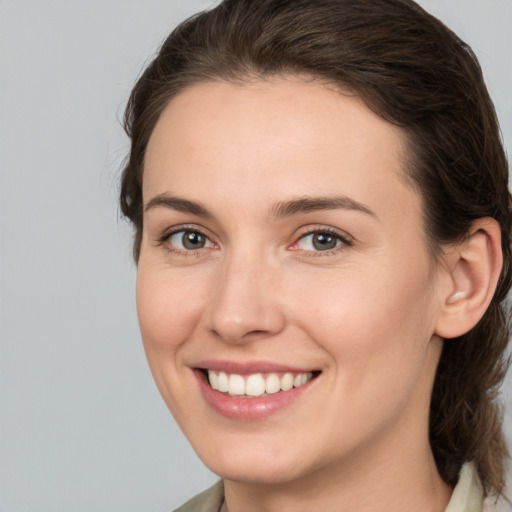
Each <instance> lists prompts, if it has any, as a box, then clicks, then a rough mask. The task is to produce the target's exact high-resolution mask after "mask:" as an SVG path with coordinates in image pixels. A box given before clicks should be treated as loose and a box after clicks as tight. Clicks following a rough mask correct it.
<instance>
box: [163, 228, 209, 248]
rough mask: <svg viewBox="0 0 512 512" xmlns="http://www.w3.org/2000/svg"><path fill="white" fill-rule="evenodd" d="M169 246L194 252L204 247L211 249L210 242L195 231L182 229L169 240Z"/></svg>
mask: <svg viewBox="0 0 512 512" xmlns="http://www.w3.org/2000/svg"><path fill="white" fill-rule="evenodd" d="M169 242H170V244H171V245H172V246H173V247H175V248H176V249H180V250H186V251H194V250H197V249H203V248H204V247H212V246H213V244H212V242H211V241H210V240H209V239H208V238H207V237H206V236H204V235H203V234H201V233H199V232H197V231H190V230H186V229H183V230H181V231H177V232H176V233H174V234H173V235H172V236H171V237H170V238H169Z"/></svg>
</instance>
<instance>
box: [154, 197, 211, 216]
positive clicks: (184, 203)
mask: <svg viewBox="0 0 512 512" xmlns="http://www.w3.org/2000/svg"><path fill="white" fill-rule="evenodd" d="M157 206H161V207H164V208H170V209H171V210H176V211H178V212H184V213H190V214H192V215H197V216H199V217H205V218H208V219H209V218H212V217H213V215H212V213H211V212H210V211H209V210H208V209H207V208H205V207H204V206H203V205H201V204H199V203H196V202H195V201H189V200H188V199H182V198H180V197H175V196H171V195H168V194H159V195H157V196H155V197H153V198H152V199H151V200H150V201H148V203H147V204H146V206H145V207H144V211H145V212H147V211H148V210H151V209H152V208H156V207H157Z"/></svg>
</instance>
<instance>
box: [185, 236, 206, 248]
mask: <svg viewBox="0 0 512 512" xmlns="http://www.w3.org/2000/svg"><path fill="white" fill-rule="evenodd" d="M182 242H183V247H185V249H201V247H203V246H204V244H205V240H204V237H203V235H201V234H199V233H194V232H188V233H184V234H183V239H182Z"/></svg>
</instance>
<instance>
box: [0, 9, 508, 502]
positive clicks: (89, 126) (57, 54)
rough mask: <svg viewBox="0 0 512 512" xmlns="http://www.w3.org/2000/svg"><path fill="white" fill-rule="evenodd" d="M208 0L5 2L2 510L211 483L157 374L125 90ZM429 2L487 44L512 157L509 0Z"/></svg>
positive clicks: (0, 136)
mask: <svg viewBox="0 0 512 512" xmlns="http://www.w3.org/2000/svg"><path fill="white" fill-rule="evenodd" d="M211 4H212V2H210V1H206V0H88V1H80V0H74V1H73V0H60V1H59V0H45V1H44V2H41V1H37V0H0V77H1V78H0V153H1V154H0V171H1V181H0V235H1V247H0V248H1V253H0V258H1V260H0V294H1V295H0V342H1V344H0V511H2V512H106V511H113V512H117V511H145V512H152V511H154V512H160V511H162V512H163V511H168V510H172V509H173V508H174V507H176V506H178V505H179V504H181V503H182V502H183V501H185V500H186V499H187V498H188V497H190V496H192V495H193V494H194V493H196V492H198V491H199V490H201V489H203V488H205V487H206V486H208V485H210V484H211V483H213V482H214V481H215V479H216V477H215V475H213V474H211V473H210V472H209V471H208V470H206V469H205V468H204V467H203V466H202V464H201V462H200V461H199V460H198V459H197V457H196V456H195V455H194V453H193V451H192V450H191V448H190V447H189V446H188V445H187V442H186V440H185V439H184V437H183V435H182V434H181V433H180V431H179V430H178V428H177V427H176V425H175V423H174V421H173V419H172V417H171V415H170V414H169V412H168V411H167V409H166V408H165V406H164V404H163V402H162V401H161V399H160V396H159V395H158V392H157V390H156V387H155V385H154V384H153V381H152V378H151V375H150V372H149V369H148V367H147V363H146V361H145V357H144V353H143V349H142V345H141V342H140V336H139V331H138V326H137V320H136V312H135V305H134V281H135V267H134V265H133V263H132V261H131V252H130V251H131V249H130V228H129V226H128V225H127V224H126V223H125V222H123V221H122V220H120V219H119V214H118V209H117V204H116V200H117V193H118V178H119V169H120V167H121V163H122V160H123V157H124V156H125V155H126V152H127V139H126V137H125V136H124V134H123V131H122V129H121V127H120V122H119V119H120V118H121V117H122V111H123V108H124V104H125V102H126V99H127V97H128V94H129V91H130V88H131V86H132V85H133V83H134V81H135V79H136V77H137V75H138V74H139V72H140V70H141V69H142V67H143V65H144V63H146V62H147V60H148V58H149V57H150V56H151V55H152V54H153V53H154V52H155V50H156V49H157V47H158V45H159V43H160V42H161V40H162V39H163V38H164V37H165V36H166V34H167V33H168V32H169V30H170V29H171V28H172V27H174V26H175V25H176V23H177V22H178V21H180V20H182V19H184V18H185V17H186V16H188V15H190V14H192V13H193V12H196V11H197V10H200V9H204V8H206V7H208V6H209V5H211ZM421 4H422V5H423V6H424V7H426V8H427V9H428V10H430V11H431V12H432V13H434V14H435V15H437V16H438V17H440V18H441V19H442V20H444V21H445V22H446V23H447V24H448V25H449V26H450V27H451V28H453V29H454V30H455V31H456V32H457V33H458V34H459V35H460V36H461V37H462V38H463V39H465V40H466V41H467V42H469V43H470V44H471V45H472V47H473V49H474V50H475V51H476V53H477V55H478V56H479V58H480V60H481V63H482V66H483V69H484V72H485V76H486V79H487V82H488V85H489V88H490V91H491V95H492V96H493V98H494V100H495V103H496V106H497V110H498V115H499V118H500V121H501V125H502V130H503V135H504V139H505V142H506V145H507V147H508V152H509V154H512V151H511V147H512V99H511V98H512V95H511V94H510V92H511V91H512V58H511V55H512V33H511V30H510V28H511V27H512V1H511V0H422V1H421ZM511 397H512V379H511V378H509V380H508V381H507V385H506V387H505V390H504V399H505V400H506V401H507V402H509V405H510V401H511ZM507 432H508V438H509V441H510V440H511V439H512V407H510V406H509V407H508V409H507ZM511 488H512V485H511Z"/></svg>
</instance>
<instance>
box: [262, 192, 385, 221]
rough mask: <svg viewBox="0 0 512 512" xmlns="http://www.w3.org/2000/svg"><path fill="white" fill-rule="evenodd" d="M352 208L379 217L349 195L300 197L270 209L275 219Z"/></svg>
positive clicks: (277, 204)
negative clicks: (317, 211)
mask: <svg viewBox="0 0 512 512" xmlns="http://www.w3.org/2000/svg"><path fill="white" fill-rule="evenodd" d="M340 209H341V210H352V211H357V212H361V213H365V214H367V215H370V216H372V217H375V218H376V219H377V218H378V217H377V215H376V214H375V212H373V211H372V210H371V209H370V208H368V206H366V205H364V204H363V203H360V202H358V201H355V200H354V199H352V198H350V197H347V196H327V197H299V198H297V199H292V200H290V201H283V202H279V203H276V204H275V205H274V206H273V207H272V208H271V210H270V216H271V217H272V218H275V219H279V218H283V217H291V216H292V215H297V214H300V213H309V212H312V211H316V210H340Z"/></svg>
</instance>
